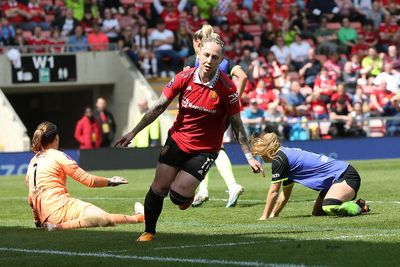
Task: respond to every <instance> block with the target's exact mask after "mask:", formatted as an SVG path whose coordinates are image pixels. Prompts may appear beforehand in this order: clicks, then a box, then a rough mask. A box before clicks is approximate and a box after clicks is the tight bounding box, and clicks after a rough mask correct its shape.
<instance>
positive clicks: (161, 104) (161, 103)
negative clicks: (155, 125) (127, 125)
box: [132, 94, 171, 133]
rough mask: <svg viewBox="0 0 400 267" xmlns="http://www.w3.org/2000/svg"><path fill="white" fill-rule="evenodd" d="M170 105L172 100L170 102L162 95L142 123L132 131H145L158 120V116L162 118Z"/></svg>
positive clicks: (145, 115)
mask: <svg viewBox="0 0 400 267" xmlns="http://www.w3.org/2000/svg"><path fill="white" fill-rule="evenodd" d="M170 103H171V100H168V99H167V98H166V96H165V95H164V94H161V96H160V98H159V99H158V100H157V102H156V103H155V104H154V105H153V106H151V107H150V108H149V110H148V111H147V112H146V113H145V114H144V116H143V118H142V119H141V121H140V122H139V123H138V124H137V125H136V127H135V128H134V129H133V130H132V131H133V132H135V133H138V132H140V131H141V130H143V129H144V128H145V127H146V126H147V125H149V124H150V123H152V122H153V121H154V120H155V119H157V118H158V116H160V115H161V114H162V113H163V112H164V111H165V110H166V109H167V107H168V105H169V104H170Z"/></svg>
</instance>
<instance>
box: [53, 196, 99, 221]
mask: <svg viewBox="0 0 400 267" xmlns="http://www.w3.org/2000/svg"><path fill="white" fill-rule="evenodd" d="M89 206H93V204H90V203H88V202H85V201H82V200H79V199H76V198H71V199H70V200H68V202H67V203H66V204H65V205H64V206H63V207H61V208H60V209H58V210H56V211H55V212H53V213H52V214H51V215H50V216H49V217H48V218H47V221H48V222H50V223H56V224H59V223H63V222H66V221H70V220H75V219H81V218H82V217H83V212H84V211H85V209H86V208H87V207H89Z"/></svg>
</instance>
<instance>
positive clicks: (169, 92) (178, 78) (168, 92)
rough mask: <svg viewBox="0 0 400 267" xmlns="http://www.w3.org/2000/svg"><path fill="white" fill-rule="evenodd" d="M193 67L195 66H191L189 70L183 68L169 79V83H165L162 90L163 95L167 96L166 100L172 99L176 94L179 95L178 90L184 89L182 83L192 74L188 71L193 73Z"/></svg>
mask: <svg viewBox="0 0 400 267" xmlns="http://www.w3.org/2000/svg"><path fill="white" fill-rule="evenodd" d="M194 69H195V68H191V69H189V70H185V71H182V72H180V73H178V74H177V75H175V77H173V78H172V79H171V81H169V83H167V84H166V85H165V86H164V88H163V90H162V92H163V93H164V95H165V96H166V97H167V99H168V100H172V99H174V98H175V97H176V96H177V95H179V93H180V92H182V91H183V90H184V89H186V88H184V86H183V84H184V82H185V79H187V78H188V77H192V76H193V75H190V72H192V73H193V70H194ZM188 74H189V75H188Z"/></svg>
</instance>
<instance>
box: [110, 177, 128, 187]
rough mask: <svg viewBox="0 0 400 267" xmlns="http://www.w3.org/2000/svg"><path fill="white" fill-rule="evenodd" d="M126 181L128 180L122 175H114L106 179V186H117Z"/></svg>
mask: <svg viewBox="0 0 400 267" xmlns="http://www.w3.org/2000/svg"><path fill="white" fill-rule="evenodd" d="M127 183H128V180H126V179H125V178H124V177H119V176H114V177H112V178H109V179H108V186H117V185H120V184H127Z"/></svg>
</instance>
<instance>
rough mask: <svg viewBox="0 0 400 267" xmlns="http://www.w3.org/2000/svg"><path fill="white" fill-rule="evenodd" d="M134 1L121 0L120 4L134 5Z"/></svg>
mask: <svg viewBox="0 0 400 267" xmlns="http://www.w3.org/2000/svg"><path fill="white" fill-rule="evenodd" d="M135 3H136V0H121V5H123V6H129V5H134V4H135Z"/></svg>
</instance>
